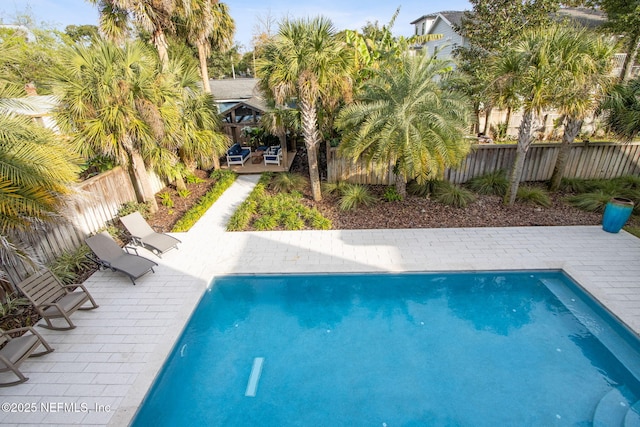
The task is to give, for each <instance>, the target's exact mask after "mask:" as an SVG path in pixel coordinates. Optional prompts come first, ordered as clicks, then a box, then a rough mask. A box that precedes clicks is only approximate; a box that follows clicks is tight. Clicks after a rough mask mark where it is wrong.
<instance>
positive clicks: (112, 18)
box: [89, 0, 190, 67]
mask: <svg viewBox="0 0 640 427" xmlns="http://www.w3.org/2000/svg"><path fill="white" fill-rule="evenodd" d="M89 1H91V2H92V3H93V4H97V5H98V8H99V10H100V30H101V31H102V33H104V34H105V36H106V37H107V38H108V39H109V40H111V41H119V42H122V41H124V40H125V36H126V33H127V25H128V23H129V20H130V18H133V19H134V20H135V22H136V23H137V24H138V25H139V26H140V28H141V29H142V30H144V31H147V32H148V33H149V34H150V35H151V43H152V44H153V45H154V46H155V47H156V49H157V50H158V56H159V57H160V62H161V64H162V66H163V67H165V66H167V65H168V64H169V53H168V42H167V36H166V33H167V32H169V33H171V32H173V23H172V21H171V18H172V16H173V14H174V12H175V9H176V3H177V2H180V4H181V6H182V7H183V8H184V10H186V11H189V10H190V7H189V6H190V3H189V1H188V0H161V1H149V0H89Z"/></svg>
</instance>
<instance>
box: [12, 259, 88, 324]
mask: <svg viewBox="0 0 640 427" xmlns="http://www.w3.org/2000/svg"><path fill="white" fill-rule="evenodd" d="M17 287H18V290H20V292H21V293H22V294H24V296H25V297H27V299H28V300H29V301H31V303H32V304H33V306H34V307H35V309H36V310H37V311H38V313H39V314H40V316H42V318H43V319H44V321H45V322H46V323H47V324H46V325H40V326H42V327H43V328H48V329H58V330H67V329H73V328H75V327H76V326H75V325H74V324H73V322H72V321H71V318H70V317H69V316H70V315H71V314H73V312H75V311H76V310H93V309H94V308H98V304H96V302H95V301H94V300H93V297H92V296H91V294H89V291H87V288H85V287H84V285H81V284H74V285H64V284H62V282H60V280H59V279H58V278H57V277H56V276H55V275H54V274H53V273H52V272H51V271H50V270H48V269H44V270H41V271H39V272H37V273H36V274H34V275H32V276H30V277H28V278H26V279H25V280H23V281H22V282H20V283H18V285H17ZM70 288H75V290H73V291H72V290H71V289H70ZM87 302H90V303H91V306H87V307H85V306H84V305H85V303H87ZM51 319H64V320H65V321H66V322H67V324H68V325H69V326H65V327H59V326H54V325H53V323H51Z"/></svg>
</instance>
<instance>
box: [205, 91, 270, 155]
mask: <svg viewBox="0 0 640 427" xmlns="http://www.w3.org/2000/svg"><path fill="white" fill-rule="evenodd" d="M209 84H210V85H211V93H212V94H213V98H214V99H215V101H216V104H217V105H218V111H219V112H220V116H221V118H222V124H223V128H224V132H225V133H226V134H227V135H228V136H229V138H231V140H232V141H233V142H234V143H236V142H239V143H240V144H244V143H245V142H246V136H245V135H244V134H243V132H242V129H243V128H245V127H249V128H253V127H258V126H259V125H260V118H261V117H262V114H263V113H264V112H265V111H266V108H267V106H266V103H265V101H264V99H263V98H262V96H261V95H260V94H259V92H258V89H257V84H258V79H222V80H214V79H212V80H209Z"/></svg>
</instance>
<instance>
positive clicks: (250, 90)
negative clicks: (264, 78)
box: [209, 79, 259, 101]
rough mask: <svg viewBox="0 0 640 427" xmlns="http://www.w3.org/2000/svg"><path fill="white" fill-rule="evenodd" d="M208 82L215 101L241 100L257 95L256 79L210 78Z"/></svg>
mask: <svg viewBox="0 0 640 427" xmlns="http://www.w3.org/2000/svg"><path fill="white" fill-rule="evenodd" d="M209 84H210V85H211V93H212V94H213V97H214V99H215V100H216V101H222V100H227V101H242V100H247V99H251V98H253V97H254V96H259V93H258V89H257V87H256V86H257V84H258V79H222V80H214V79H211V80H209Z"/></svg>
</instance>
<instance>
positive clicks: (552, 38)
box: [490, 25, 584, 206]
mask: <svg viewBox="0 0 640 427" xmlns="http://www.w3.org/2000/svg"><path fill="white" fill-rule="evenodd" d="M576 34H577V33H576V30H574V29H572V28H569V27H566V26H563V25H554V26H551V27H546V28H535V29H532V30H529V31H526V32H524V33H523V34H522V36H521V37H520V38H519V39H518V40H516V41H515V42H514V43H513V44H512V45H510V46H507V48H506V49H505V50H504V51H502V52H497V53H494V54H492V56H491V57H490V67H491V73H492V75H493V76H494V85H496V86H502V87H510V88H512V90H513V94H514V95H515V96H516V97H517V98H518V99H520V102H521V105H522V107H523V114H522V121H521V123H520V127H519V129H518V147H517V151H516V159H515V162H514V165H513V168H512V170H511V176H510V179H509V180H510V182H509V190H508V191H507V195H506V196H505V202H506V203H507V204H508V205H510V206H511V205H513V204H514V203H515V200H516V195H517V192H518V187H519V185H520V178H521V176H522V170H523V168H524V161H525V158H526V155H527V152H528V150H529V147H530V146H531V143H532V142H533V139H534V137H533V132H534V120H535V119H536V117H537V116H539V115H540V113H541V111H542V110H543V109H545V108H548V107H552V106H559V105H561V104H562V100H566V99H569V98H570V92H571V91H573V90H574V87H573V85H574V84H576V83H578V84H581V83H582V81H581V80H580V79H579V78H577V77H576V76H577V75H578V73H576V71H575V70H576V69H577V68H578V67H580V66H581V65H582V64H583V63H584V60H583V59H584V58H583V56H582V55H579V54H576V53H575V52H578V51H579V45H580V39H579V37H576Z"/></svg>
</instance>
